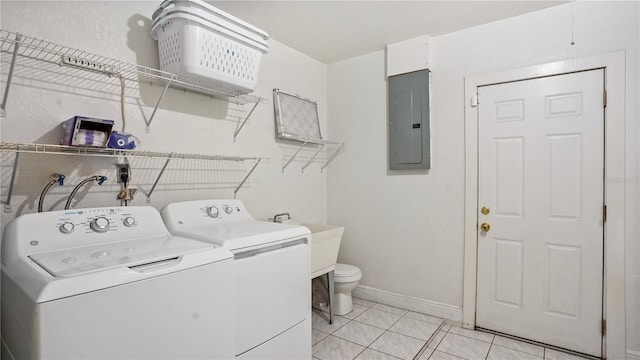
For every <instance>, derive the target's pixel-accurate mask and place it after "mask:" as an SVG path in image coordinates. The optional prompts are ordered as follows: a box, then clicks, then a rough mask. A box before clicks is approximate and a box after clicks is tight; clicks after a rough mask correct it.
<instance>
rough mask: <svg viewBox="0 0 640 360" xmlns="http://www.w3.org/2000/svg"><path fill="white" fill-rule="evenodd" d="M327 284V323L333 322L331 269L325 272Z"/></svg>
mask: <svg viewBox="0 0 640 360" xmlns="http://www.w3.org/2000/svg"><path fill="white" fill-rule="evenodd" d="M327 286H328V288H329V324H333V288H334V283H333V270H331V271H329V272H328V273H327Z"/></svg>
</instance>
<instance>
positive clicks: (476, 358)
mask: <svg viewBox="0 0 640 360" xmlns="http://www.w3.org/2000/svg"><path fill="white" fill-rule="evenodd" d="M490 347H491V344H490V343H488V342H484V341H480V340H475V339H472V338H468V337H465V336H461V335H456V334H454V333H450V332H449V333H447V335H446V336H445V337H444V339H442V341H441V342H440V345H438V347H437V348H436V350H439V351H442V352H446V353H447V354H451V355H455V356H459V357H462V358H465V359H468V360H485V358H486V356H487V353H489V348H490Z"/></svg>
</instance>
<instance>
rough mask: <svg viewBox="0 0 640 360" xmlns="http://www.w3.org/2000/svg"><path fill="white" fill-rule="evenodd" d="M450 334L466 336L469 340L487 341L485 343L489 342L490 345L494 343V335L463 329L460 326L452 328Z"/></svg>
mask: <svg viewBox="0 0 640 360" xmlns="http://www.w3.org/2000/svg"><path fill="white" fill-rule="evenodd" d="M449 332H450V333H454V334H457V335H462V336H466V337H468V338H472V339H476V340H481V341H485V342H488V343H490V342H492V341H493V337H494V335H493V334H489V333H486V332H482V331H475V330H469V329H463V328H461V327H458V326H452V327H451V329H450V330H449Z"/></svg>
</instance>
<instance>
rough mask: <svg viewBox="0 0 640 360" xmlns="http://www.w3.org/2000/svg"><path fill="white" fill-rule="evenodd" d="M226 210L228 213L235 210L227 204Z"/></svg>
mask: <svg viewBox="0 0 640 360" xmlns="http://www.w3.org/2000/svg"><path fill="white" fill-rule="evenodd" d="M224 212H226V213H227V214H231V213H232V212H233V208H232V207H231V206H225V207H224Z"/></svg>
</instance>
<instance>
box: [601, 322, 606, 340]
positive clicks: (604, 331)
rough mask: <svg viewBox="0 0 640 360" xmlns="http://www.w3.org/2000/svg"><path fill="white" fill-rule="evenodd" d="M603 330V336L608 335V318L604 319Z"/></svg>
mask: <svg viewBox="0 0 640 360" xmlns="http://www.w3.org/2000/svg"><path fill="white" fill-rule="evenodd" d="M601 330H602V336H604V335H607V320H605V319H602V325H601Z"/></svg>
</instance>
